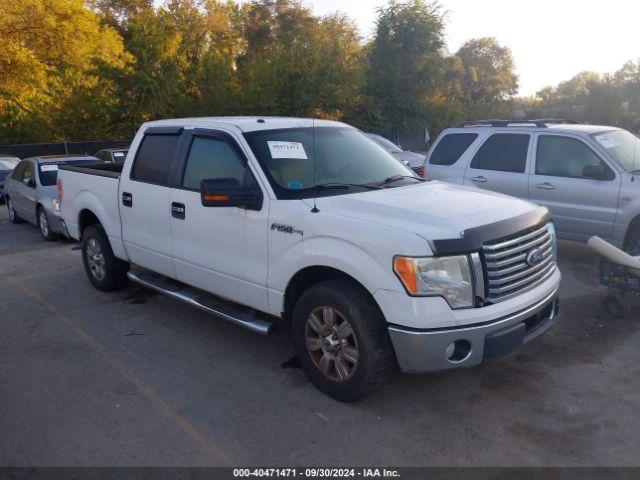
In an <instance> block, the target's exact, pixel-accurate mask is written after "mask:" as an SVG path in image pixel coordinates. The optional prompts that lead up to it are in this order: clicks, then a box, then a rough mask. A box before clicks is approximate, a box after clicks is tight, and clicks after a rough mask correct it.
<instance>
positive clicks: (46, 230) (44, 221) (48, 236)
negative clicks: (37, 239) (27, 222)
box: [38, 207, 58, 242]
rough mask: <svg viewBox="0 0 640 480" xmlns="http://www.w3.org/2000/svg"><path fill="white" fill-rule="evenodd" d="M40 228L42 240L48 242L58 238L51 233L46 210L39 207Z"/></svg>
mask: <svg viewBox="0 0 640 480" xmlns="http://www.w3.org/2000/svg"><path fill="white" fill-rule="evenodd" d="M38 227H40V234H41V235H42V238H44V239H45V241H47V242H51V241H53V240H55V239H56V238H57V237H58V236H57V235H56V234H55V233H53V232H52V231H51V225H49V217H47V212H45V210H44V208H42V207H38Z"/></svg>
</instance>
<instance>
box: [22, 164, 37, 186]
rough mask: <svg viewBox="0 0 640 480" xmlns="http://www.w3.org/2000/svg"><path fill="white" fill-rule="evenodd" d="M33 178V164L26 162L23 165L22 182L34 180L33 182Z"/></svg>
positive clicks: (34, 171) (34, 174) (34, 175)
mask: <svg viewBox="0 0 640 480" xmlns="http://www.w3.org/2000/svg"><path fill="white" fill-rule="evenodd" d="M35 177H36V170H35V168H33V163H31V162H27V164H26V165H25V168H24V174H23V175H22V181H23V182H24V181H25V180H34V181H35Z"/></svg>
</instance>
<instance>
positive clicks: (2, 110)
mask: <svg viewBox="0 0 640 480" xmlns="http://www.w3.org/2000/svg"><path fill="white" fill-rule="evenodd" d="M0 32H1V33H0V143H9V142H28V141H35V140H45V139H46V140H56V139H61V138H69V137H70V136H75V135H81V136H88V137H89V138H96V137H100V136H101V135H102V134H103V133H104V124H105V115H108V112H109V107H110V106H111V105H113V102H114V100H113V97H112V95H111V94H112V93H113V92H114V84H113V82H112V80H111V79H110V78H109V76H108V75H105V72H106V71H108V70H109V69H113V68H124V66H125V65H126V64H127V62H128V60H129V56H128V54H127V53H126V52H125V50H124V46H123V42H122V39H121V38H120V36H119V35H118V33H117V32H116V31H114V30H113V29H112V28H110V27H108V26H106V25H104V24H101V22H100V17H99V16H98V15H97V14H95V13H94V12H92V11H91V10H88V9H87V8H86V7H85V6H84V4H83V2H82V0H0ZM105 108H106V110H105ZM105 112H107V113H105Z"/></svg>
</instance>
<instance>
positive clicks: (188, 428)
mask: <svg viewBox="0 0 640 480" xmlns="http://www.w3.org/2000/svg"><path fill="white" fill-rule="evenodd" d="M0 276H2V277H4V278H5V279H6V280H7V281H8V282H9V283H10V284H11V285H13V286H14V287H16V288H17V289H19V290H20V291H22V292H23V293H25V294H26V295H28V296H29V297H31V298H32V299H34V300H35V301H36V302H37V303H38V304H39V305H40V306H41V307H42V308H44V309H45V310H48V311H49V312H50V313H52V314H53V315H54V316H55V317H56V318H58V319H60V320H61V321H62V322H63V323H64V324H65V325H66V326H67V328H69V329H70V330H71V331H72V332H73V333H75V334H76V335H77V336H78V337H80V338H81V339H82V340H83V341H84V342H85V343H86V344H87V345H89V347H91V348H92V349H93V350H94V351H95V352H96V353H97V354H98V355H100V356H101V357H102V359H103V360H105V361H106V362H107V363H108V364H109V365H111V367H112V368H113V369H114V370H116V371H117V372H118V373H119V374H120V375H122V376H123V377H124V378H125V379H126V380H127V381H128V382H130V383H131V384H133V385H134V386H135V387H136V388H137V389H138V390H139V391H140V393H142V394H143V395H144V396H145V397H147V399H148V400H149V401H150V402H151V403H152V404H153V405H154V406H155V407H156V408H157V409H158V410H160V412H162V413H163V414H164V415H166V416H167V417H169V418H170V419H172V420H173V421H174V422H176V423H177V425H178V427H179V428H180V429H181V430H182V431H183V432H184V433H185V434H187V435H188V436H189V437H190V438H191V439H192V440H193V441H195V442H196V443H198V444H199V445H200V446H201V447H203V448H204V449H205V450H206V451H208V452H209V453H210V454H212V455H213V456H214V457H215V458H216V459H217V460H219V461H221V462H223V463H226V464H229V463H230V462H229V455H228V454H227V452H226V451H224V450H223V449H222V448H220V447H219V446H218V445H217V444H216V443H215V442H213V441H212V440H210V439H209V438H207V436H206V435H205V434H204V433H203V432H201V431H200V430H199V429H198V428H197V427H196V426H195V425H194V424H193V423H191V422H190V421H189V420H187V419H186V418H184V417H183V416H181V415H180V414H179V413H178V412H177V411H176V410H175V409H173V408H172V407H171V406H170V405H169V404H168V403H167V402H165V401H164V400H163V398H162V397H161V396H160V395H159V394H158V393H157V392H156V391H155V390H154V389H153V388H151V387H150V386H148V385H147V384H146V383H144V382H143V381H142V380H141V379H140V378H139V377H138V376H136V374H135V373H133V372H132V371H131V370H130V369H129V368H127V366H126V365H124V364H123V363H122V362H121V361H120V360H118V359H117V358H116V357H114V356H113V355H111V353H109V351H108V350H107V349H106V348H105V347H103V346H102V345H101V344H100V343H98V342H97V341H96V340H95V339H94V338H93V337H92V336H91V335H89V334H88V333H87V332H85V331H84V330H83V329H82V328H81V327H80V326H79V325H78V324H77V323H75V322H74V321H73V320H71V318H69V317H68V316H67V315H65V314H64V313H63V312H60V310H58V309H57V308H56V307H55V306H54V305H52V304H51V303H49V302H48V301H47V300H46V299H45V298H44V297H43V296H42V295H40V294H39V293H38V292H36V291H35V290H33V289H31V288H29V287H27V286H26V285H24V284H23V283H22V282H21V281H20V280H18V279H17V278H15V277H13V276H11V275H4V273H3V271H2V270H0Z"/></svg>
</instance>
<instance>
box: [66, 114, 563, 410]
mask: <svg viewBox="0 0 640 480" xmlns="http://www.w3.org/2000/svg"><path fill="white" fill-rule="evenodd" d="M58 182H59V183H58V192H59V196H60V201H61V205H62V218H63V222H64V225H65V228H66V229H67V231H68V233H69V235H70V236H71V237H73V238H75V239H78V240H81V242H82V257H83V260H84V265H85V269H86V271H87V274H88V277H89V280H90V281H91V283H92V284H93V285H94V286H95V287H96V288H98V289H100V290H104V291H111V290H115V289H118V288H121V287H123V286H124V284H125V283H126V281H127V279H129V280H132V281H134V282H137V283H139V284H142V285H145V286H147V287H149V288H152V289H155V290H158V291H160V292H163V293H165V294H167V295H169V296H171V297H173V298H175V299H178V300H181V301H184V302H187V303H189V304H191V305H193V306H196V307H198V308H201V309H202V310H205V311H208V312H211V313H213V314H215V315H217V316H218V317H222V318H224V319H226V320H228V321H231V322H234V323H236V324H238V325H241V326H243V327H245V328H248V329H250V330H253V331H256V332H259V333H268V332H269V330H270V328H271V327H272V325H274V324H275V323H278V324H279V325H285V326H286V327H287V328H290V331H291V337H292V342H293V346H294V349H295V352H296V355H297V357H298V359H299V361H300V364H301V366H302V368H303V370H304V371H305V373H306V374H307V375H308V377H309V378H310V380H311V382H312V383H313V384H314V385H315V386H316V387H318V388H319V389H320V390H322V391H324V392H326V393H327V394H329V395H330V396H332V397H334V398H336V399H338V400H341V401H353V400H356V399H358V398H361V397H363V396H364V395H366V394H367V393H369V392H370V391H371V390H372V389H373V388H375V387H376V386H378V385H380V384H381V383H382V382H383V381H384V380H385V379H386V378H387V377H388V375H389V374H390V373H391V372H393V371H394V369H395V368H396V366H399V367H400V369H401V370H403V371H407V372H416V373H417V372H429V371H436V370H444V369H450V368H455V367H468V366H473V365H478V364H480V363H482V362H483V361H485V360H488V359H491V358H495V357H500V356H503V355H505V354H507V353H510V352H512V351H514V350H516V349H517V348H518V347H520V346H521V345H522V344H524V343H526V342H528V341H530V340H532V339H534V338H536V337H537V336H539V335H541V334H542V333H544V332H545V331H547V330H548V329H549V328H550V327H551V326H552V325H553V324H554V322H555V320H556V318H557V314H558V301H557V291H558V285H559V283H560V271H559V270H558V268H557V266H556V244H555V231H554V227H553V224H552V223H551V222H550V221H549V213H548V212H547V210H546V209H545V208H542V207H536V206H535V205H532V204H530V203H528V202H525V201H521V200H517V199H514V198H510V197H507V196H504V195H501V194H497V193H491V192H482V191H479V190H475V189H472V188H467V187H461V186H453V185H447V184H444V183H440V182H424V181H423V180H422V179H419V178H416V176H415V175H414V174H413V172H411V171H410V170H409V169H408V168H406V167H404V166H403V165H402V164H400V163H399V162H398V161H396V160H395V159H394V158H393V157H392V156H391V155H390V154H388V153H387V152H386V151H385V150H384V149H382V148H381V147H379V146H378V145H376V144H375V143H374V142H372V141H371V140H370V139H368V138H367V137H366V136H365V135H364V134H363V133H362V132H360V131H359V130H357V129H355V128H353V127H350V126H348V125H345V124H343V123H338V122H332V121H322V120H309V119H296V118H289V119H287V118H269V117H266V118H257V117H249V118H247V117H242V118H240V117H238V118H235V117H229V118H193V119H178V120H162V121H155V122H149V123H146V124H144V125H143V126H142V127H141V128H140V130H139V131H138V133H137V135H136V137H135V139H134V141H133V143H132V145H131V149H130V150H129V153H128V155H127V158H126V161H125V162H124V164H123V165H104V166H98V167H72V166H69V167H67V166H62V167H60V172H59V176H58Z"/></svg>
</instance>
